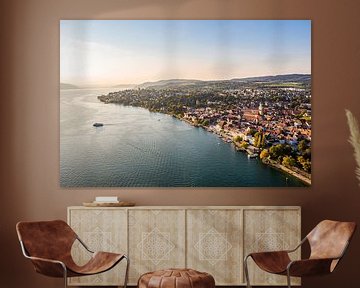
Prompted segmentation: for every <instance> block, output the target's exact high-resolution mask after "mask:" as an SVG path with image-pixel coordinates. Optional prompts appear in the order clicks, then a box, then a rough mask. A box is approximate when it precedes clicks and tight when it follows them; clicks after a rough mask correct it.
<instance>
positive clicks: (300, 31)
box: [60, 20, 312, 187]
mask: <svg viewBox="0 0 360 288" xmlns="http://www.w3.org/2000/svg"><path fill="white" fill-rule="evenodd" d="M311 97H312V95H311V21H310V20H273V21H272V20H166V21H165V20H141V21H140V20H126V21H125V20H61V21H60V185H61V186H62V187H308V186H310V185H311V119H312V107H311Z"/></svg>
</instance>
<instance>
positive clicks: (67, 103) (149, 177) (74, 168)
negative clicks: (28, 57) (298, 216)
mask: <svg viewBox="0 0 360 288" xmlns="http://www.w3.org/2000/svg"><path fill="white" fill-rule="evenodd" d="M117 90H119V89H117ZM110 91H116V90H114V89H86V90H85V89H78V90H61V91H60V110H61V116H60V134H61V135H60V136H61V137H60V142H61V143H60V144H61V145H60V146H61V147H60V150H61V151H60V174H61V175H60V184H61V186H62V187H266V186H272V187H283V186H284V187H286V186H305V185H304V184H303V183H302V182H301V181H299V180H297V179H296V178H294V177H291V176H289V175H286V174H284V173H282V172H280V171H277V170H275V169H273V168H270V167H268V166H266V165H264V164H262V163H261V162H260V161H259V160H258V159H248V158H247V155H246V154H245V153H242V152H237V151H236V150H235V148H234V147H233V146H232V145H231V144H228V143H225V142H223V141H222V140H221V139H219V138H218V137H217V136H216V135H213V134H211V133H209V132H207V131H205V130H203V129H201V128H196V127H192V126H191V125H189V124H187V123H184V122H182V121H180V120H178V119H175V118H173V117H171V116H168V115H164V114H160V113H152V112H149V111H148V110H146V109H143V108H136V107H126V106H122V105H117V104H104V103H102V102H100V101H99V100H98V99H97V96H98V95H102V94H107V93H108V92H110ZM95 122H101V123H104V126H103V127H98V128H95V127H93V123H95Z"/></svg>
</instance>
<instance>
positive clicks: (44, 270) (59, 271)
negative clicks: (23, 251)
mask: <svg viewBox="0 0 360 288" xmlns="http://www.w3.org/2000/svg"><path fill="white" fill-rule="evenodd" d="M25 257H26V258H28V259H30V260H31V262H32V263H33V265H34V268H35V271H36V272H38V273H40V274H43V275H46V276H51V277H59V278H61V277H64V276H65V277H66V275H67V268H66V265H65V264H64V263H63V262H61V261H59V260H53V259H46V258H40V257H33V256H25Z"/></svg>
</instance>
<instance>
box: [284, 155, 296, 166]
mask: <svg viewBox="0 0 360 288" xmlns="http://www.w3.org/2000/svg"><path fill="white" fill-rule="evenodd" d="M295 164H296V161H295V159H294V158H293V157H291V156H285V157H284V158H283V160H282V165H284V166H286V167H292V166H295Z"/></svg>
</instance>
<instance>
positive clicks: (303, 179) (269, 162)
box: [100, 100, 311, 187]
mask: <svg viewBox="0 0 360 288" xmlns="http://www.w3.org/2000/svg"><path fill="white" fill-rule="evenodd" d="M100 102H103V103H105V104H108V103H106V102H104V101H102V100H100ZM112 104H117V103H112ZM119 104H120V103H119ZM121 105H124V104H121ZM124 106H130V107H137V108H143V109H146V110H148V111H149V112H152V113H161V114H164V115H168V116H171V117H173V118H176V119H178V120H180V121H182V122H185V123H187V124H189V125H191V126H192V127H197V128H202V129H204V130H206V131H207V132H209V133H212V134H214V135H217V136H218V137H219V138H220V139H221V140H223V141H224V142H225V143H229V144H232V145H234V146H235V149H236V150H237V151H241V152H243V153H247V155H248V157H249V158H258V157H259V154H258V153H255V152H254V151H251V150H252V149H253V148H255V147H254V146H252V145H250V144H249V146H248V147H247V148H242V147H240V146H239V145H238V143H236V142H234V141H233V138H232V137H231V136H229V135H227V134H225V133H219V132H217V131H215V130H214V129H210V128H209V127H207V126H204V125H201V124H195V123H193V122H192V121H190V120H188V119H184V118H182V117H179V116H177V115H175V114H168V113H164V112H161V111H156V110H155V111H152V110H149V109H147V108H145V107H141V106H132V105H124ZM249 148H252V149H249ZM260 161H261V163H262V164H264V165H267V166H269V167H271V168H273V169H276V170H278V171H281V172H283V173H285V174H288V175H290V176H292V177H294V178H296V179H298V180H300V181H301V182H303V183H304V184H306V185H308V186H307V187H309V186H311V179H309V178H307V177H305V176H303V175H302V174H300V173H298V172H296V171H294V170H292V169H289V168H287V167H285V166H283V165H281V164H280V163H277V162H275V161H273V160H270V159H264V160H260Z"/></svg>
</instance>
